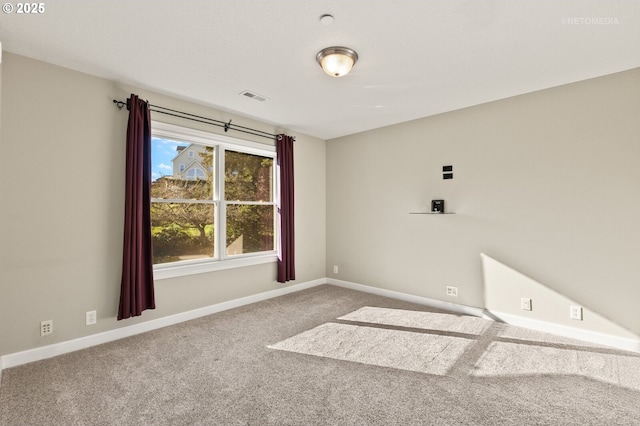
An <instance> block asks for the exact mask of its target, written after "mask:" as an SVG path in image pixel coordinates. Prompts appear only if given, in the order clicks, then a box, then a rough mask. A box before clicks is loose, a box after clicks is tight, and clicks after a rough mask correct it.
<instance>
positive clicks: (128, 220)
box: [118, 94, 156, 320]
mask: <svg viewBox="0 0 640 426" xmlns="http://www.w3.org/2000/svg"><path fill="white" fill-rule="evenodd" d="M124 209H125V216H124V250H123V256H122V281H121V284H120V286H121V287H120V307H119V308H118V320H122V319H126V318H130V317H134V316H139V315H142V311H144V310H146V309H155V307H156V306H155V297H154V288H153V254H152V251H151V250H152V248H151V113H150V111H149V105H148V103H147V102H146V101H143V100H140V99H138V97H137V96H136V95H133V94H132V95H131V97H130V98H129V124H128V126H127V158H126V189H125V205H124Z"/></svg>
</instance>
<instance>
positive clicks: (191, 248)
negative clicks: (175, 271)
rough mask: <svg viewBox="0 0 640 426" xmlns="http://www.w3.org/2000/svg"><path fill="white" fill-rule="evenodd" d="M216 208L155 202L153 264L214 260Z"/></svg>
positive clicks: (152, 233)
mask: <svg viewBox="0 0 640 426" xmlns="http://www.w3.org/2000/svg"><path fill="white" fill-rule="evenodd" d="M214 207H215V206H214V205H213V204H190V203H151V239H152V244H153V263H168V262H177V261H180V260H189V259H200V258H209V257H214V256H215V253H214V250H213V247H214V243H213V242H214V229H213V223H214V221H213V219H214Z"/></svg>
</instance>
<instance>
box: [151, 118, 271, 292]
mask: <svg viewBox="0 0 640 426" xmlns="http://www.w3.org/2000/svg"><path fill="white" fill-rule="evenodd" d="M151 135H152V137H154V138H162V139H170V140H175V141H179V142H187V143H189V142H191V143H196V144H198V145H205V146H212V147H213V148H214V162H215V164H214V170H217V171H218V176H215V178H214V185H215V188H214V191H215V194H216V195H215V196H214V200H217V201H216V202H215V203H214V205H216V214H215V217H214V228H215V230H216V231H215V232H216V233H215V238H214V245H215V247H214V252H215V253H216V254H217V257H216V258H205V259H196V260H184V261H180V262H172V263H162V264H156V265H153V277H154V280H162V279H166V278H174V277H180V276H185V275H192V274H200V273H205V272H212V271H220V270H223V269H230V268H240V267H245V266H252V265H260V264H264V263H273V262H276V261H277V260H278V251H279V247H280V236H279V235H278V232H277V230H278V227H277V226H276V225H277V223H276V221H277V216H278V215H277V214H274V226H273V230H274V232H275V233H276V236H275V238H274V244H275V247H274V250H272V251H268V252H259V253H246V254H239V255H233V256H227V253H226V250H225V246H224V245H223V246H222V247H220V241H221V238H223V237H219V236H220V235H222V236H226V234H227V229H226V219H227V218H226V200H224V197H222V194H223V193H224V170H223V167H222V166H223V165H224V152H225V150H226V149H229V150H231V151H236V152H243V153H247V154H254V155H260V156H265V157H271V158H273V176H272V182H273V203H274V205H276V203H277V200H278V199H279V198H280V197H279V187H278V185H277V179H276V176H275V174H276V169H277V168H276V148H275V146H274V145H267V144H262V143H257V142H252V141H246V140H243V139H236V138H232V137H229V136H223V135H217V134H215V133H209V132H204V131H201V130H195V129H190V128H188V127H182V126H176V125H173V124H167V123H162V122H159V121H152V122H151ZM218 204H221V205H224V206H225V207H224V208H221V206H219V205H218ZM230 204H237V203H235V202H231V203H230ZM224 238H226V237H224Z"/></svg>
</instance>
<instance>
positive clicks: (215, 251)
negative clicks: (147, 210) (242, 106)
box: [151, 122, 277, 278]
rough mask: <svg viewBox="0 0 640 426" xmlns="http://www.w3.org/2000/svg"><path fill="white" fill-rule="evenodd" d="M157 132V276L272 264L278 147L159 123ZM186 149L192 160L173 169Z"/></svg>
mask: <svg viewBox="0 0 640 426" xmlns="http://www.w3.org/2000/svg"><path fill="white" fill-rule="evenodd" d="M152 132H153V138H152V153H151V156H152V159H151V160H152V169H153V181H152V184H151V197H152V198H151V226H152V231H151V235H152V244H153V261H154V264H155V266H154V274H155V275H156V278H163V277H168V276H177V275H183V274H187V273H192V272H203V271H208V270H215V269H223V268H227V267H235V266H243V265H247V264H255V263H264V262H267V261H275V259H276V256H275V254H276V248H277V245H276V243H277V239H276V232H275V228H276V227H275V220H276V204H275V200H276V187H275V149H274V147H272V146H269V145H263V144H259V143H253V142H247V141H242V140H239V139H235V138H229V137H227V136H218V135H214V134H210V133H205V132H200V131H195V130H191V129H186V128H182V127H177V126H172V125H167V124H164V123H156V122H153V123H152ZM184 150H187V152H188V155H189V156H190V155H191V154H192V153H193V159H192V161H193V162H192V163H190V164H188V165H187V166H186V168H183V167H181V166H184V164H180V165H179V166H178V168H176V167H175V166H173V164H174V161H176V162H177V161H179V160H180V159H179V158H178V157H182V158H184V157H183V156H181V153H182V152H183V151H184ZM166 164H172V166H170V167H169V166H166ZM163 168H167V169H169V168H171V169H173V170H174V174H173V175H170V176H166V175H163V174H162V173H161V170H162V169H163ZM167 271H171V272H170V273H168V274H167V273H166V272H167Z"/></svg>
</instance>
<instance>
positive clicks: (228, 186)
mask: <svg viewBox="0 0 640 426" xmlns="http://www.w3.org/2000/svg"><path fill="white" fill-rule="evenodd" d="M224 161H225V173H224V190H225V199H226V200H230V201H267V202H270V201H273V198H272V197H273V195H272V194H273V182H272V180H273V179H272V176H273V172H272V170H273V158H270V157H262V156H260V155H253V154H245V153H242V152H235V151H226V152H225V159H224Z"/></svg>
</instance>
